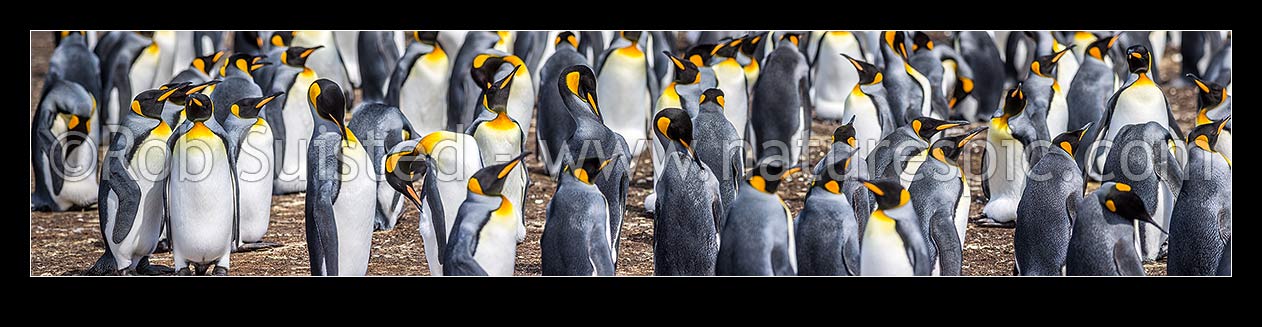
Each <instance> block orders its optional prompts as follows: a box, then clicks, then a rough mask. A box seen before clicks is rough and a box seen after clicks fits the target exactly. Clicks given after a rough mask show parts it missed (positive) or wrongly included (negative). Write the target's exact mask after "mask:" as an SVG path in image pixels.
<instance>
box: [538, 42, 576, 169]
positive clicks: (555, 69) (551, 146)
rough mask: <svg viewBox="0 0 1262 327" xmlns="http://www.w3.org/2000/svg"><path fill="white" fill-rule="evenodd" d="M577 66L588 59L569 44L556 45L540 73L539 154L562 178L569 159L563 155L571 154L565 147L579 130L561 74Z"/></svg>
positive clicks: (546, 166)
mask: <svg viewBox="0 0 1262 327" xmlns="http://www.w3.org/2000/svg"><path fill="white" fill-rule="evenodd" d="M576 65H583V66H586V65H587V60H586V59H584V58H583V55H582V54H580V53H578V51H577V50H576V49H575V47H574V46H573V45H571V44H570V43H568V42H560V43H557V44H556V52H554V53H553V54H552V56H550V57H548V61H547V62H545V63H544V64H543V68H542V71H540V72H539V83H537V84H538V85H539V93H538V96H539V100H538V102H539V104H538V109H537V110H538V116H539V117H538V118H537V119H536V124H537V125H536V126H535V131H536V133H535V137H536V138H537V142H538V144H537V145H538V147H537V148H538V149H539V155H540V156H542V157H543V158H546V159H547V160H540V161H541V162H544V164H545V167H544V168H545V169H546V171H547V172H548V175H549V176H553V177H556V176H559V175H560V170H561V166H562V165H563V162H565V159H564V158H562V157H561V155H562V154H564V153H568V151H567V150H566V146H565V145H564V144H563V143H565V141H566V140H567V139H568V138H569V136H570V132H569V131H573V130H574V128H575V121H574V117H573V116H572V114H571V113H570V107H568V106H566V103H565V99H564V98H565V97H566V96H567V95H568V94H569V93H570V91H569V90H567V89H566V87H565V86H564V85H565V81H564V80H563V79H564V78H563V77H562V76H561V71H562V70H564V69H566V68H569V67H572V66H576Z"/></svg>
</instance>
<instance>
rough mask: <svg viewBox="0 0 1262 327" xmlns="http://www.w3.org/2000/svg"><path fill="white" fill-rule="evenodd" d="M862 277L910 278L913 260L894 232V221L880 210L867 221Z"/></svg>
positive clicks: (901, 238) (860, 258)
mask: <svg viewBox="0 0 1262 327" xmlns="http://www.w3.org/2000/svg"><path fill="white" fill-rule="evenodd" d="M860 248H861V250H860V256H859V275H861V276H911V275H913V274H914V270H912V265H911V259H910V258H908V257H907V253H908V251H907V248H906V247H905V244H904V243H903V237H902V236H901V235H899V234H898V231H897V230H896V229H895V222H894V219H893V218H890V217H889V216H886V215H885V212H884V211H881V210H877V211H876V212H873V213H872V216H871V217H869V218H868V224H867V225H866V226H865V229H864V231H863V244H862V245H861V246H860Z"/></svg>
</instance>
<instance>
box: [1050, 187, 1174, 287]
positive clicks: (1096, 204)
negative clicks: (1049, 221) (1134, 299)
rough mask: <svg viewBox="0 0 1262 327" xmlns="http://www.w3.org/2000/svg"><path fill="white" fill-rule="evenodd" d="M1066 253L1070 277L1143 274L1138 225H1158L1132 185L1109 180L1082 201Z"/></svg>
mask: <svg viewBox="0 0 1262 327" xmlns="http://www.w3.org/2000/svg"><path fill="white" fill-rule="evenodd" d="M1070 219H1071V220H1073V221H1074V231H1073V233H1071V236H1070V238H1069V252H1068V254H1067V255H1066V256H1065V274H1066V275H1069V276H1119V275H1121V276H1143V275H1144V265H1143V263H1141V262H1140V259H1139V250H1137V249H1136V248H1135V224H1137V223H1138V224H1142V223H1148V224H1154V225H1155V224H1156V222H1154V221H1153V220H1152V216H1149V215H1148V209H1145V208H1144V200H1143V199H1140V197H1139V195H1138V194H1135V192H1133V191H1132V188H1131V186H1130V185H1129V184H1126V183H1119V182H1105V183H1104V184H1101V185H1100V188H1099V189H1097V190H1096V191H1095V192H1092V193H1091V194H1088V195H1087V196H1086V197H1084V198H1082V200H1080V201H1078V205H1077V209H1076V210H1075V213H1074V214H1073V215H1071V216H1070Z"/></svg>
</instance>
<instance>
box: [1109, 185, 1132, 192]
mask: <svg viewBox="0 0 1262 327" xmlns="http://www.w3.org/2000/svg"><path fill="white" fill-rule="evenodd" d="M1113 188H1115V189H1117V190H1118V191H1122V192H1130V191H1131V186H1130V185H1126V184H1124V183H1116V184H1113Z"/></svg>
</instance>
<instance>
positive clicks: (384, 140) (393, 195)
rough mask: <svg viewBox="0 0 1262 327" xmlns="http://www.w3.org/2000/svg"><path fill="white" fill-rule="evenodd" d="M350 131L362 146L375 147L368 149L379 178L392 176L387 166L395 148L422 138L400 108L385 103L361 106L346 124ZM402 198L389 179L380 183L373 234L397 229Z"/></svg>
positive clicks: (380, 180)
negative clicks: (393, 189) (392, 188)
mask: <svg viewBox="0 0 1262 327" xmlns="http://www.w3.org/2000/svg"><path fill="white" fill-rule="evenodd" d="M346 128H348V129H350V131H351V132H354V133H355V136H356V137H358V138H359V139H360V142H362V143H365V144H369V145H372V146H370V147H368V149H367V150H368V158H369V159H370V161H372V168H373V173H375V174H376V175H378V176H381V175H385V174H387V173H389V172H387V171H386V167H385V166H386V163H385V162H386V161H387V160H388V157H387V156H388V155H389V154H390V153H389V151H390V150H391V149H393V148H394V147H395V145H397V144H399V143H400V142H403V141H407V140H412V139H419V138H421V136H422V134H420V133H417V131H416V130H415V129H413V128H412V124H411V123H410V121H409V120H408V119H407V118H406V117H404V115H403V113H402V112H400V111H399V108H398V107H395V106H391V105H386V104H381V103H365V104H362V105H360V108H359V110H358V111H356V112H355V115H354V116H352V117H351V119H350V121H349V122H347V123H346ZM402 196H403V195H402V194H400V193H399V192H395V191H392V190H391V187H390V184H389V183H388V181H386V180H385V179H378V180H377V206H376V207H377V211H376V215H374V218H373V230H391V229H394V226H395V224H396V223H397V222H398V219H399V216H400V215H402V214H403V199H402ZM417 209H418V210H419V209H420V208H419V207H418V208H417Z"/></svg>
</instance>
